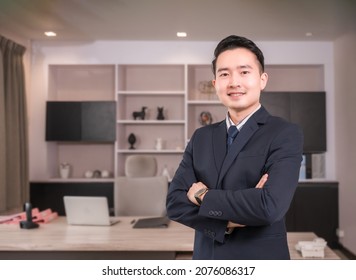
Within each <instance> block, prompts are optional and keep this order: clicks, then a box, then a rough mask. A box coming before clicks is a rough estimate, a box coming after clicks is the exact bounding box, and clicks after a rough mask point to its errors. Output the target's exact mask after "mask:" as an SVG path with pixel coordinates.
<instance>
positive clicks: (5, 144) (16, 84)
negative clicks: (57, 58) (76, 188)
mask: <svg viewBox="0 0 356 280" xmlns="http://www.w3.org/2000/svg"><path fill="white" fill-rule="evenodd" d="M25 50H26V49H25V47H23V46H21V45H18V44H17V43H15V42H13V41H11V40H9V39H7V38H5V37H3V36H1V35H0V211H9V210H13V209H18V208H20V207H21V206H22V205H23V203H24V202H25V201H27V200H28V199H29V179H28V178H29V175H28V131H27V130H28V127H27V109H26V108H27V107H26V94H25V76H24V65H23V55H24V53H25Z"/></svg>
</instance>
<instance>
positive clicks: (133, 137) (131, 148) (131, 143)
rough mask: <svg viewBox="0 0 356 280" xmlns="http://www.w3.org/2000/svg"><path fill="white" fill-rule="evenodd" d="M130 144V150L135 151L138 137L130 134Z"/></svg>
mask: <svg viewBox="0 0 356 280" xmlns="http://www.w3.org/2000/svg"><path fill="white" fill-rule="evenodd" d="M127 140H128V142H129V144H130V148H129V149H130V150H134V149H135V147H134V144H135V143H136V136H135V134H133V133H130V135H129V138H127Z"/></svg>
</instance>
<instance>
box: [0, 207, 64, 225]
mask: <svg viewBox="0 0 356 280" xmlns="http://www.w3.org/2000/svg"><path fill="white" fill-rule="evenodd" d="M57 217H58V213H57V212H53V211H52V210H51V209H50V208H48V209H46V210H43V211H41V212H40V211H39V210H38V208H33V209H32V221H33V222H35V223H49V222H50V221H52V220H54V219H55V218H57ZM25 220H26V212H20V213H18V214H14V215H10V216H6V217H2V218H0V224H19V223H20V221H25Z"/></svg>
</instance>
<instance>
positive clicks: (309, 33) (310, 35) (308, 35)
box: [305, 32, 313, 37]
mask: <svg viewBox="0 0 356 280" xmlns="http://www.w3.org/2000/svg"><path fill="white" fill-rule="evenodd" d="M305 36H307V37H312V36H313V33H311V32H307V33H305Z"/></svg>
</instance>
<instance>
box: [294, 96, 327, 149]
mask: <svg viewBox="0 0 356 280" xmlns="http://www.w3.org/2000/svg"><path fill="white" fill-rule="evenodd" d="M290 98H291V103H290V104H291V121H292V122H294V123H297V124H299V125H300V126H301V128H302V129H303V132H304V151H305V152H309V153H314V152H325V151H326V113H325V92H296V93H291V95H290Z"/></svg>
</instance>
